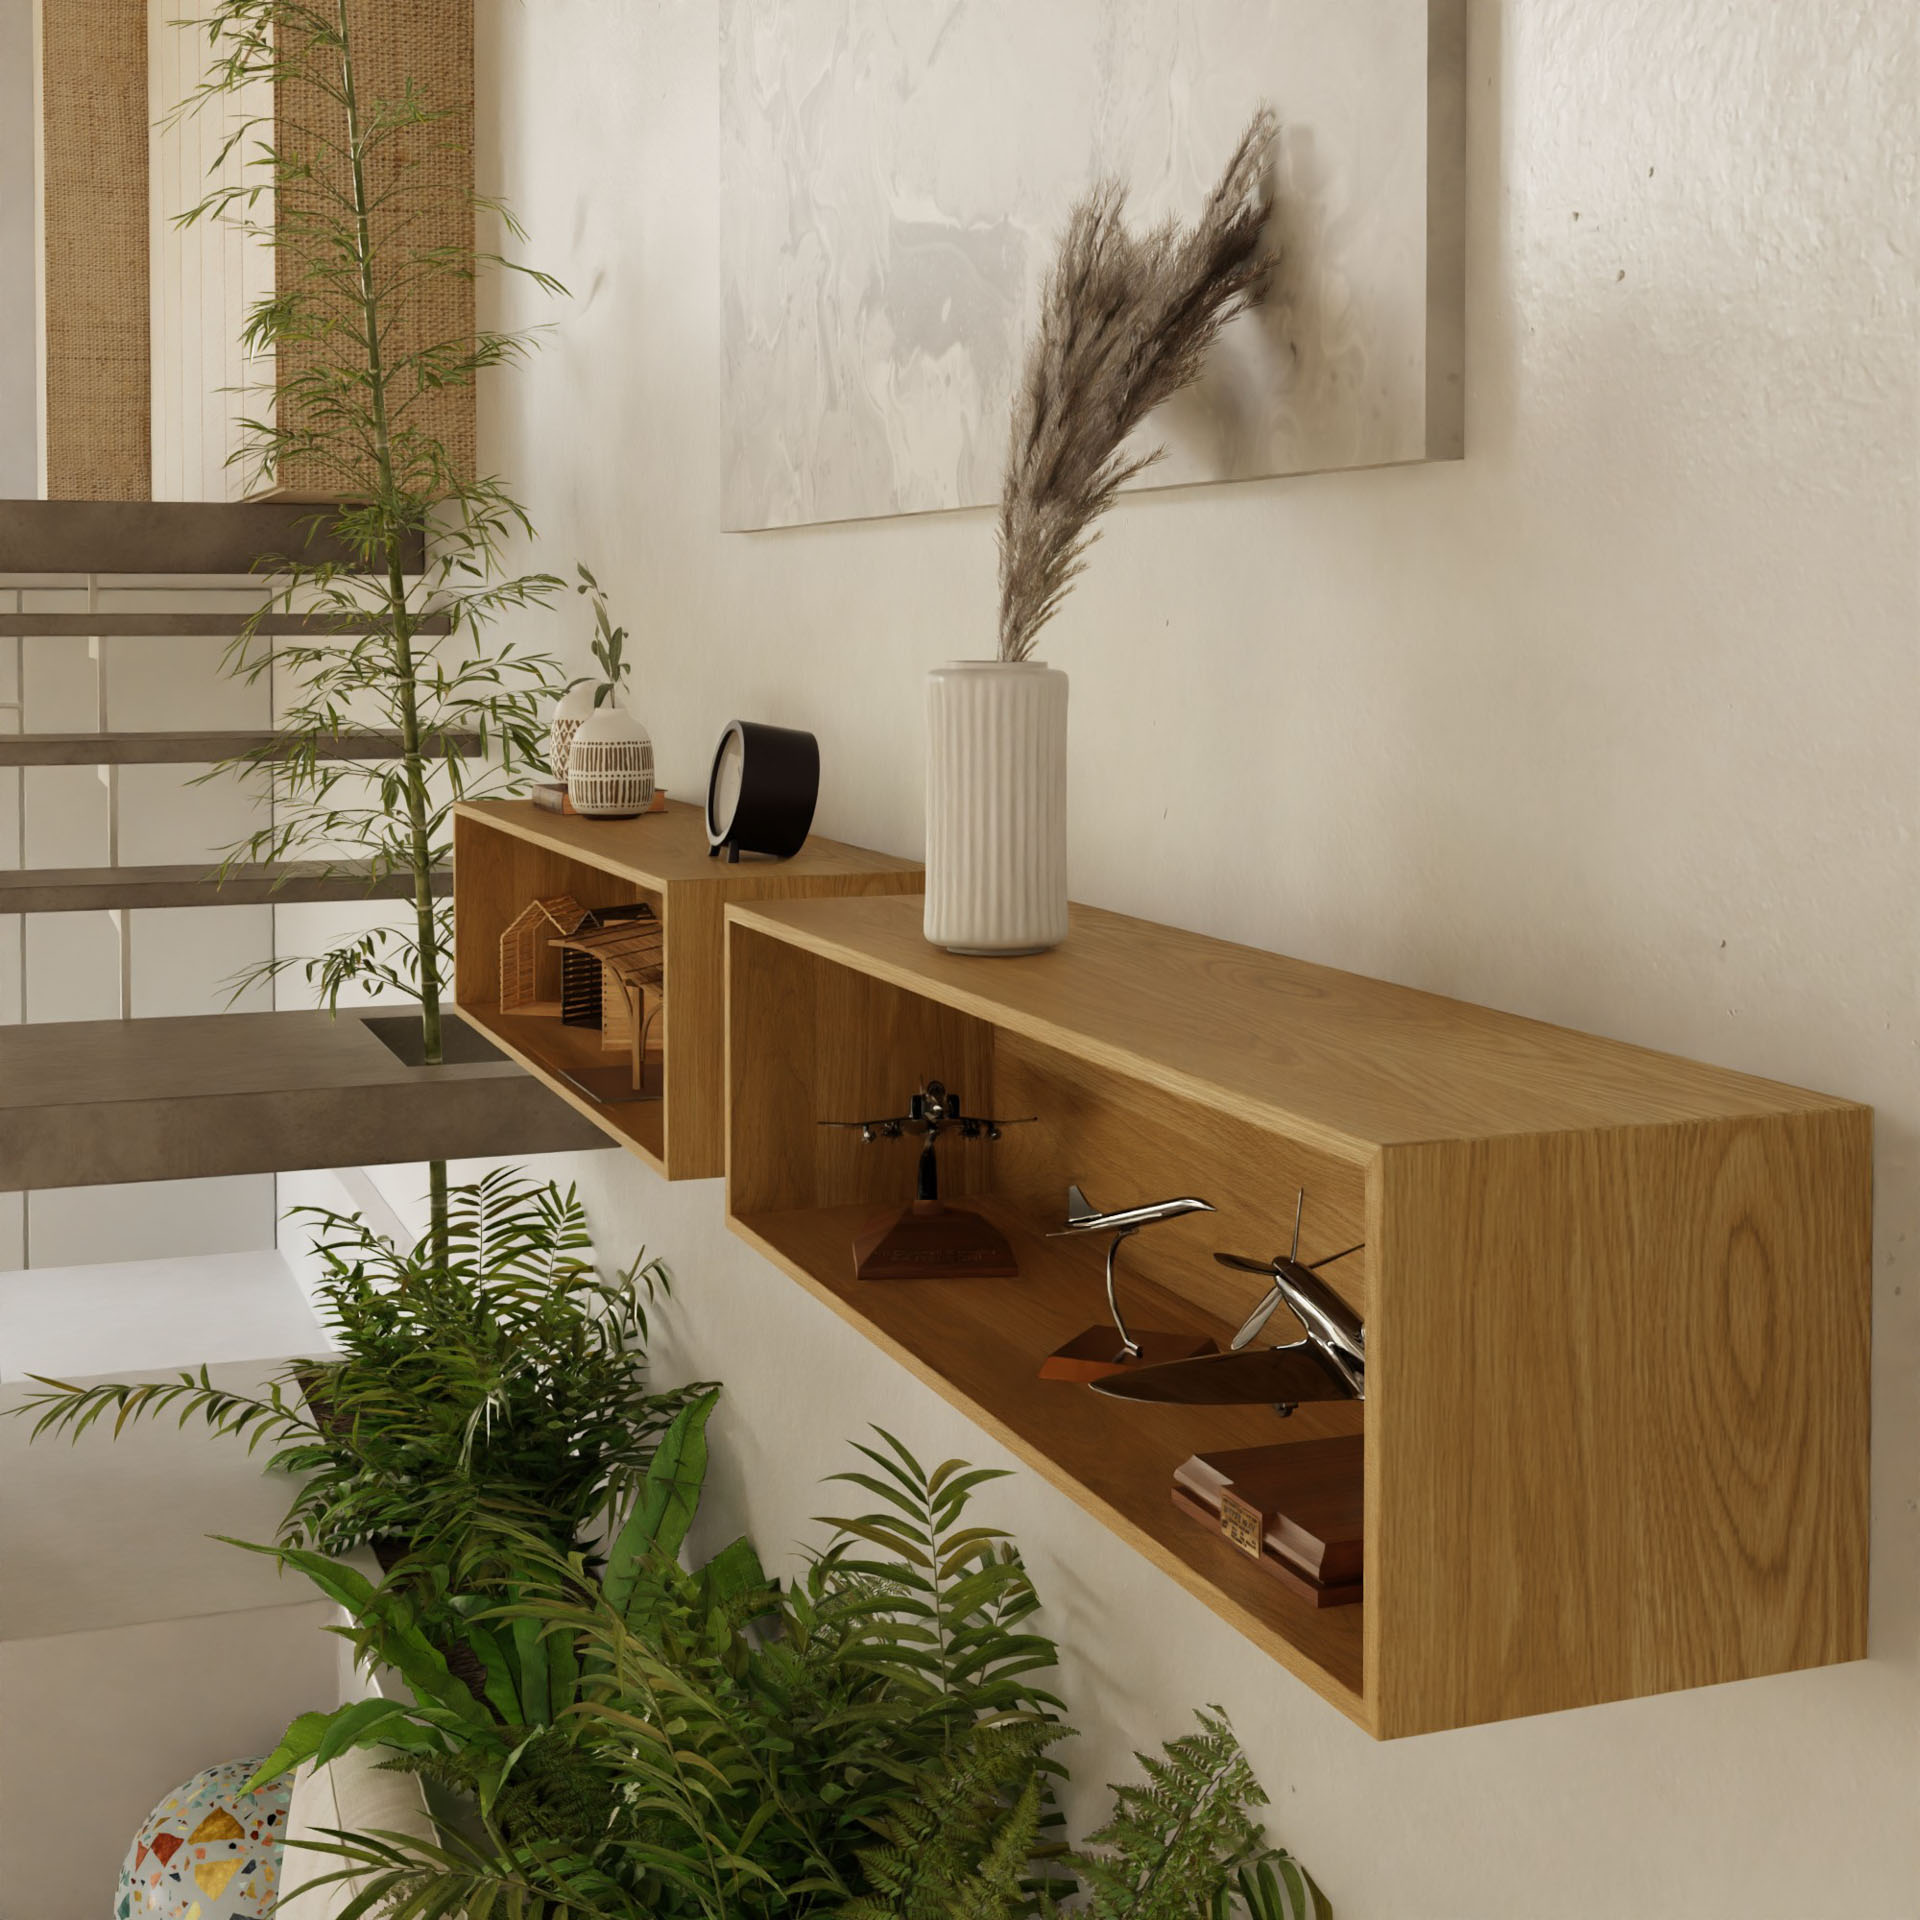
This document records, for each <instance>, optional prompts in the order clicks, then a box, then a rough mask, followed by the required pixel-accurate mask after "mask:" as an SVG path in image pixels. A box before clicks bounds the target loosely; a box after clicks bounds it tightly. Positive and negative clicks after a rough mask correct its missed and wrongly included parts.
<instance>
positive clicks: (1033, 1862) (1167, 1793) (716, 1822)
mask: <svg viewBox="0 0 1920 1920" xmlns="http://www.w3.org/2000/svg"><path fill="white" fill-rule="evenodd" d="M717 1399H718V1395H717V1392H713V1391H710V1392H708V1393H706V1394H703V1395H702V1396H701V1397H700V1399H699V1400H697V1401H694V1402H692V1403H690V1404H689V1405H687V1406H686V1407H684V1408H683V1409H682V1410H681V1411H680V1413H679V1414H678V1415H677V1416H676V1418H675V1420H674V1422H673V1425H672V1427H671V1428H670V1429H669V1431H668V1433H667V1435H666V1436H665V1438H664V1439H663V1440H662V1442H661V1444H660V1446H659V1448H658V1450H657V1452H656V1454H655V1456H654V1459H653V1462H652V1465H651V1466H650V1468H649V1470H648V1473H647V1475H646V1478H645V1481H644V1484H643V1486H642V1488H641V1491H640V1495H639V1497H638V1499H637V1500H636V1502H635V1505H634V1509H633V1512H632V1514H631V1515H630V1517H629V1518H628V1520H627V1522H626V1524H625V1525H624V1526H623V1527H622V1528H621V1530H620V1532H619V1533H618V1535H617V1536H616V1537H615V1539H614V1540H613V1541H612V1543H611V1544H610V1545H609V1547H608V1550H607V1554H606V1562H605V1567H604V1570H603V1572H602V1574H601V1577H600V1578H599V1579H598V1580H597V1581H596V1580H595V1579H594V1577H593V1574H592V1570H591V1569H590V1568H589V1567H588V1566H587V1564H586V1563H585V1562H584V1561H583V1559H582V1558H581V1557H580V1556H578V1555H575V1556H573V1557H571V1558H570V1559H564V1560H563V1559H560V1558H557V1557H555V1556H554V1555H553V1554H552V1552H551V1549H549V1548H546V1547H544V1546H543V1545H542V1544H541V1543H539V1542H537V1541H535V1540H533V1539H531V1538H530V1537H529V1536H526V1535H524V1534H522V1535H518V1536H516V1539H517V1544H518V1548H519V1553H520V1557H519V1562H518V1569H519V1570H518V1573H517V1575H516V1580H515V1583H514V1585H515V1591H514V1592H513V1593H512V1594H511V1596H510V1597H508V1598H507V1599H505V1600H498V1599H496V1600H495V1601H493V1602H492V1603H489V1604H486V1605H482V1606H480V1607H468V1608H466V1609H464V1611H463V1612H462V1614H461V1619H462V1622H463V1628H462V1630H463V1631H464V1633H465V1634H466V1636H467V1640H468V1643H469V1645H470V1647H471V1649H472V1651H473V1653H474V1655H475V1662H474V1670H475V1674H476V1676H483V1677H475V1678H470V1679H469V1680H467V1681H466V1682H464V1683H463V1682H461V1681H460V1680H459V1679H457V1678H456V1677H455V1676H454V1675H453V1673H452V1671H451V1668H450V1667H449V1665H448V1663H447V1662H446V1661H445V1660H444V1659H442V1658H440V1656H439V1653H438V1651H437V1649H436V1648H435V1646H434V1644H433V1641H432V1638H431V1636H430V1635H429V1634H428V1633H427V1632H426V1631H425V1615H424V1614H423V1612H422V1610H421V1604H420V1601H419V1598H418V1596H417V1595H413V1594H408V1593H405V1592H400V1593H394V1592H391V1591H389V1590H388V1589H386V1588H373V1587H370V1586H368V1584H367V1583H366V1582H365V1581H363V1580H361V1579H360V1578H359V1576H358V1575H356V1574H354V1573H353V1571H352V1570H351V1569H350V1568H339V1567H335V1566H332V1565H330V1564H328V1563H326V1562H324V1561H323V1560H320V1559H318V1558H317V1557H316V1556H310V1555H304V1554H301V1553H299V1552H297V1551H288V1552H283V1555H282V1557H283V1558H284V1559H285V1560H286V1561H287V1562H288V1563H289V1564H291V1565H293V1566H296V1567H299V1568H301V1569H302V1570H303V1571H306V1572H308V1573H309V1574H311V1575H312V1577H313V1578H314V1579H315V1580H316V1582H317V1583H318V1584H319V1586H320V1588H321V1591H322V1592H324V1593H325V1594H327V1595H328V1597H329V1598H332V1599H334V1600H336V1601H338V1602H339V1603H340V1604H341V1605H342V1606H344V1607H345V1608H346V1609H347V1611H348V1613H349V1615H350V1617H351V1619H352V1622H353V1624H352V1626H351V1627H350V1629H349V1630H348V1631H349V1635H350V1637H351V1638H352V1639H353V1640H354V1642H355V1645H356V1647H357V1649H358V1650H359V1651H360V1652H361V1653H362V1654H363V1655H367V1656H371V1657H374V1658H378V1659H380V1660H383V1661H384V1662H385V1663H386V1664H388V1665H389V1666H391V1667H393V1668H394V1669H395V1670H397V1671H398V1672H399V1673H400V1674H401V1675H402V1676H403V1677H404V1678H405V1680H406V1682H407V1684H408V1687H409V1689H410V1692H411V1698H410V1699H409V1700H407V1701H397V1700H379V1701H367V1702H359V1703H356V1704H355V1705H352V1706H349V1707H345V1708H342V1709H340V1710H339V1711H338V1712H337V1713H335V1714H332V1715H327V1716H321V1715H309V1716H305V1717H304V1718H303V1719H302V1720H301V1721H298V1722H296V1723H295V1725H294V1726H293V1727H292V1728H291V1729H289V1732H288V1735H287V1738H286V1740H285V1741H284V1742H283V1743H282V1745H281V1747H280V1749H279V1750H278V1751H277V1752H276V1753H275V1754H274V1755H273V1756H272V1758H271V1759H270V1760H269V1761H268V1762H267V1764H266V1766H265V1767H264V1768H263V1769H262V1774H261V1779H262V1780H264V1779H266V1778H268V1777H271V1776H272V1775H273V1774H275V1773H277V1772H279V1771H281V1770H283V1769H285V1768H286V1767H289V1766H292V1765H294V1764H296V1763H297V1762H298V1761H300V1760H302V1759H309V1758H311V1759H315V1760H322V1761H323V1760H326V1759H328V1758H331V1757H332V1756H333V1755H335V1754H337V1753H339V1752H342V1751H344V1750H345V1749H346V1748H347V1747H349V1746H354V1745H368V1746H381V1747H384V1748H387V1749H389V1750H390V1752H389V1759H388V1764H389V1765H391V1766H394V1767H397V1768H401V1769H404V1770H408V1771H412V1772H416V1773H420V1774H423V1775H426V1776H428V1777H430V1778H433V1779H437V1780H440V1781H443V1782H446V1783H448V1784H451V1785H455V1786H459V1787H462V1788H464V1789H466V1790H467V1791H468V1792H469V1793H470V1794H471V1795H472V1797H473V1799H474V1802H475V1804H476V1806H477V1808H478V1811H479V1818H480V1821H481V1823H482V1827H483V1830H484V1836H485V1839H484V1844H483V1845H480V1846H478V1847H467V1846H463V1845H457V1844H455V1843H452V1842H449V1843H448V1844H447V1845H445V1846H439V1847H435V1846H423V1845H416V1844H414V1843H411V1842H403V1841H400V1840H398V1839H396V1838H395V1837H394V1836H391V1835H383V1836H371V1837H370V1836H343V1837H342V1838H341V1839H340V1840H339V1841H338V1842H337V1843H336V1844H335V1847H334V1851H335V1852H336V1853H337V1854H338V1856H339V1857H340V1858H341V1860H342V1861H343V1862H344V1864H343V1865H342V1866H341V1868H340V1869H339V1870H338V1871H337V1872H336V1873H335V1874H332V1875H330V1876H327V1877H328V1878H329V1879H342V1880H343V1879H346V1878H349V1877H351V1878H354V1879H356V1880H358V1881H359V1882H360V1884H361V1894H360V1898H361V1900H362V1901H364V1903H365V1904H364V1905H363V1906H362V1907H361V1908H360V1909H359V1910H360V1911H363V1912H366V1913H375V1912H380V1911H384V1910H387V1909H389V1908H391V1909H392V1910H394V1911H397V1912H409V1913H420V1914H441V1913H456V1912H464V1913H472V1914H483V1913H488V1912H510V1913H514V1914H516V1915H528V1916H554V1917H555V1920H558V1916H561V1915H566V1916H570V1917H574V1920H774V1916H780V1920H815V1917H816V1916H818V1917H819V1920H825V1916H828V1915H835V1916H839V1917H840V1920H1030V1917H1031V1920H1048V1917H1049V1916H1051V1915H1053V1914H1054V1912H1055V1911H1056V1907H1057V1902H1058V1899H1059V1898H1060V1897H1062V1896H1063V1895H1065V1894H1066V1893H1067V1892H1069V1891H1071V1889H1072V1884H1073V1883H1072V1882H1071V1881H1070V1880H1068V1879H1066V1878H1064V1877H1062V1876H1061V1873H1060V1866H1061V1855H1062V1851H1063V1850H1062V1848H1061V1847H1060V1845H1059V1843H1058V1841H1057V1839H1056V1838H1055V1837H1054V1836H1055V1834H1056V1833H1057V1829H1058V1824H1059V1822H1058V1816H1057V1814H1056V1813H1055V1812H1054V1809H1053V1805H1052V1792H1053V1787H1054V1784H1055V1782H1056V1781H1057V1779H1058V1778H1059V1777H1060V1772H1061V1770H1060V1768H1059V1766H1058V1764H1057V1763H1056V1762H1055V1761H1054V1760H1053V1759H1052V1757H1051V1748H1052V1746H1053V1744H1054V1743H1055V1742H1056V1741H1057V1740H1058V1739H1059V1738H1060V1737H1062V1735H1063V1734H1064V1733H1065V1731H1066V1729H1065V1728H1064V1727H1063V1726H1062V1725H1061V1724H1060V1721H1059V1720H1058V1718H1057V1717H1056V1712H1055V1710H1056V1709H1057V1708H1058V1706H1059V1702H1058V1701H1057V1700H1055V1699H1054V1697H1053V1696H1052V1695H1051V1694H1050V1693H1048V1692H1046V1691H1044V1689H1043V1688H1042V1687H1041V1685H1040V1684H1039V1676H1041V1675H1043V1674H1044V1673H1045V1672H1046V1670H1047V1669H1048V1668H1049V1667H1050V1666H1051V1665H1052V1662H1053V1653H1054V1649H1053V1646H1052V1643H1051V1642H1050V1641H1049V1640H1047V1639H1046V1638H1045V1637H1044V1636H1043V1635H1041V1634H1039V1633H1038V1632H1036V1631H1035V1630H1034V1629H1033V1628H1032V1626H1031V1624H1030V1620H1029V1616H1030V1615H1031V1613H1032V1612H1033V1610H1034V1607H1035V1605H1036V1599H1035V1596H1034V1593H1033V1588H1032V1584H1031V1582H1030V1580H1029V1579H1028V1577H1027V1575H1026V1572H1025V1569H1024V1567H1023V1566H1022V1565H1021V1563H1020V1560H1019V1556H1018V1554H1017V1553H1016V1552H1014V1551H1013V1549H1012V1543H1011V1542H1010V1541H1009V1540H1008V1539H1007V1538H1006V1536H1005V1535H1004V1534H1002V1533H1001V1532H1000V1531H999V1530H998V1529H995V1528H993V1527H990V1526H985V1525H981V1524H979V1523H977V1522H975V1521H974V1520H973V1518H972V1517H971V1512H970V1506H971V1501H972V1498H973V1496H974V1494H975V1492H976V1491H977V1489H978V1488H979V1487H980V1486H981V1485H982V1484H984V1483H985V1482H986V1481H988V1480H991V1479H994V1478H996V1477H998V1476H997V1475H996V1474H995V1473H993V1472H992V1471H990V1470H983V1469H976V1468H970V1467H968V1466H966V1465H965V1464H964V1463H961V1462H958V1461H949V1462H947V1463H945V1464H944V1465H942V1466H940V1467H938V1468H936V1469H934V1470H933V1471H932V1472H928V1471H926V1470H925V1469H923V1468H922V1467H921V1466H920V1464H919V1463H918V1462H917V1461H916V1460H915V1459H914V1457H913V1455H912V1454H911V1453H910V1452H909V1451H908V1450H907V1449H906V1447H904V1446H903V1445H902V1444H901V1443H900V1442H899V1441H898V1440H896V1439H894V1438H892V1437H891V1436H889V1435H887V1434H885V1433H880V1434H878V1435H877V1440H878V1444H877V1445H865V1446H862V1447H860V1449H859V1452H860V1453H861V1455H862V1457H863V1459H864V1461H865V1465H863V1466H862V1467H860V1468H857V1469H855V1470H854V1471H852V1472H850V1473H847V1474H844V1475H841V1476H838V1478H839V1479H840V1480H841V1481H842V1482H843V1483H848V1484H852V1485H854V1486H857V1487H859V1488H861V1489H863V1490H864V1491H866V1492H867V1493H869V1494H870V1495H871V1496H872V1501H873V1504H872V1506H871V1507H870V1508H869V1510H867V1511H865V1512H863V1513H859V1514H855V1515H852V1516H850V1517H846V1518H843V1519H839V1520H835V1521H832V1522H829V1524H830V1525H832V1526H833V1528H834V1529H835V1531H834V1533H833V1536H832V1538H831V1539H830V1540H829V1542H828V1544H827V1546H826V1547H825V1548H824V1550H822V1551H821V1552H820V1553H819V1554H818V1555H817V1556H815V1557H814V1558H813V1559H812V1560H811V1561H810V1562H809V1564H808V1566H807V1567H806V1569H805V1571H804V1572H803V1573H802V1575H801V1576H800V1577H799V1578H798V1579H797V1580H796V1581H795V1582H794V1584H793V1586H792V1587H791V1588H790V1589H789V1590H788V1591H786V1592H784V1593H783V1592H781V1591H779V1590H778V1589H777V1588H776V1587H774V1586H773V1585H772V1584H771V1583H770V1582H769V1581H768V1580H767V1578H766V1576H765V1574H764V1573H763V1572H762V1570H761V1567H760V1562H759V1559H758V1557H757V1555H756V1554H755V1553H754V1550H753V1547H752V1545H751V1543H750V1542H749V1541H747V1540H744V1539H741V1540H736V1541H734V1542H733V1543H732V1544H731V1545H729V1546H727V1547H725V1548H723V1549H722V1550H721V1551H720V1552H719V1553H717V1554H715V1555H714V1556H713V1557H712V1558H711V1559H709V1560H708V1561H706V1562H705V1563H704V1564H703V1565H701V1566H698V1567H696V1568H693V1569H688V1568H686V1567H683V1566H682V1565H681V1563H680V1552H681V1549H682V1548H683V1546H684V1544H685V1541H686V1539H687V1536H688V1531H689V1529H690V1527H691V1525H692V1523H693V1520H694V1517H695V1514H696V1512H697V1509H698V1505H699V1499H700V1493H701V1489H702V1485H703V1483H704V1478H705V1473H706V1466H707V1440H706V1430H707V1423H708V1420H709V1417H710V1416H711V1414H712V1412H713V1409H714V1406H715V1404H716V1402H717ZM456 1584H457V1580H456ZM1143 1765H1144V1766H1145V1767H1146V1769H1147V1780H1146V1782H1145V1784H1144V1785H1140V1786H1134V1787H1124V1788H1120V1789H1118V1790H1117V1791H1116V1800H1115V1806H1114V1813H1113V1817H1112V1819H1111V1820H1110V1821H1109V1822H1108V1823H1107V1825H1106V1826H1104V1827H1103V1828H1102V1829H1101V1830H1100V1831H1099V1832H1098V1833H1096V1834H1095V1835H1094V1836H1093V1837H1092V1840H1091V1841H1090V1842H1089V1843H1088V1847H1087V1849H1086V1850H1084V1851H1082V1852H1080V1853H1077V1854H1073V1855H1070V1856H1067V1857H1066V1861H1065V1864H1066V1865H1067V1866H1068V1867H1070V1868H1071V1869H1072V1871H1073V1872H1075V1873H1077V1874H1078V1875H1079V1877H1080V1879H1081V1881H1082V1882H1083V1883H1084V1885H1085V1887H1086V1889H1087V1890H1088V1892H1089V1893H1090V1896H1091V1904H1090V1906H1089V1908H1088V1911H1089V1912H1091V1913H1092V1914H1094V1915H1096V1916H1098V1920H1237V1917H1238V1916H1240V1915H1241V1914H1243V1913H1244V1916H1245V1920H1331V1910H1330V1908H1329V1907H1328V1906H1327V1904H1326V1901H1325V1898H1324V1896H1323V1895H1321V1894H1320V1893H1319V1890H1318V1889H1317V1888H1316V1887H1314V1885H1313V1883H1312V1881H1311V1880H1310V1879H1308V1878H1307V1876H1306V1875H1305V1873H1304V1872H1303V1871H1302V1870H1301V1869H1300V1868H1299V1867H1298V1866H1297V1865H1296V1864H1295V1863H1294V1862H1293V1861H1292V1860H1291V1859H1290V1858H1289V1857H1288V1856H1287V1855H1286V1854H1285V1853H1284V1852H1282V1851H1281V1850H1279V1849H1277V1848H1273V1847H1270V1846H1268V1845H1267V1844H1266V1843H1265V1841H1264V1840H1263V1838H1262V1836H1261V1834H1260V1831H1259V1828H1258V1827H1257V1825H1256V1824H1255V1822H1254V1820H1253V1818H1252V1815H1251V1811H1250V1810H1251V1809H1253V1808H1255V1807H1257V1806H1259V1805H1260V1804H1261V1803H1262V1796H1261V1793H1260V1789H1259V1786H1258V1783H1257V1782H1256V1781H1255V1780H1254V1777H1253V1774H1252V1771H1251V1769H1250V1768H1249V1767H1248V1766H1247V1763H1246V1760H1245V1757H1244V1756H1243V1755H1242V1754H1241V1752H1240V1749H1239V1746H1238V1743H1237V1742H1236V1741H1235V1739H1234V1737H1233V1734H1232V1732H1231V1730H1230V1729H1229V1728H1228V1726H1227V1724H1226V1722H1225V1720H1224V1719H1223V1718H1222V1717H1221V1716H1220V1715H1219V1714H1218V1713H1217V1712H1215V1713H1213V1714H1206V1715H1202V1716H1201V1727H1200V1730H1199V1731H1198V1732H1197V1733H1195V1734H1191V1735H1188V1736H1186V1737H1185V1738H1183V1739H1179V1740H1175V1741H1172V1742H1170V1743H1169V1744H1168V1746H1167V1748H1166V1750H1165V1752H1164V1753H1163V1754H1162V1755H1161V1756H1159V1757H1158V1758H1151V1759H1149V1758H1145V1757H1143Z"/></svg>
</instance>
